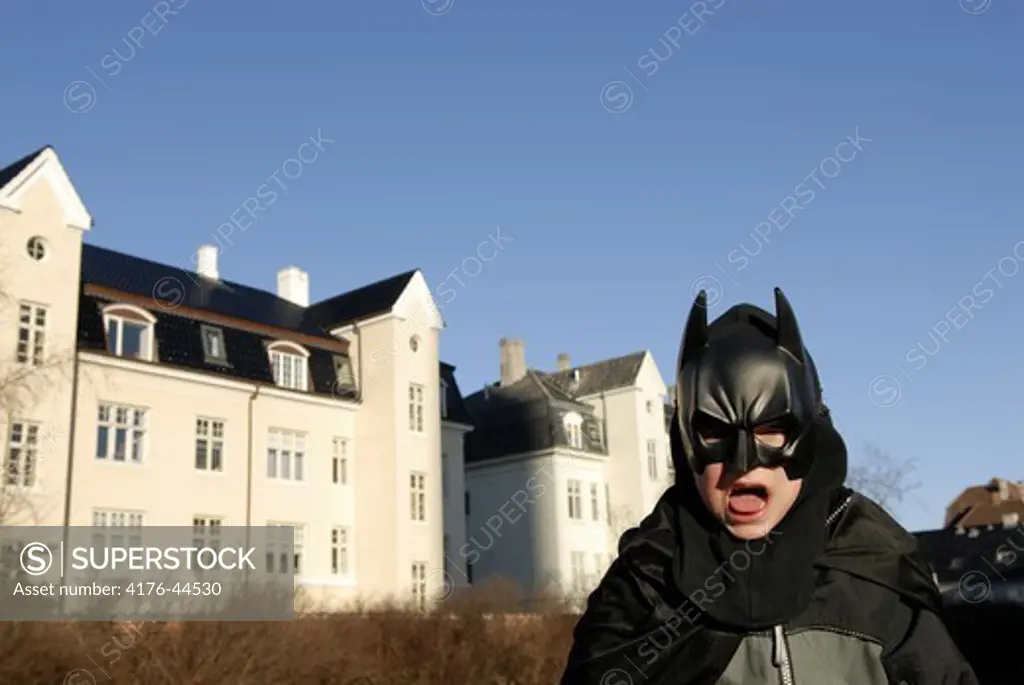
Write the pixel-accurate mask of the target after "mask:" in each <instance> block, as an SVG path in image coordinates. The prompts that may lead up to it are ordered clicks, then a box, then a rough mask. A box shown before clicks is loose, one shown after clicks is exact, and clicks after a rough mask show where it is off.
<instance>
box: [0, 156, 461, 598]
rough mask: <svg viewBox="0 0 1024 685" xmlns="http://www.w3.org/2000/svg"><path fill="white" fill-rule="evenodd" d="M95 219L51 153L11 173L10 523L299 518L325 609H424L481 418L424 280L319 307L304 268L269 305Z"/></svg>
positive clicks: (0, 371)
mask: <svg viewBox="0 0 1024 685" xmlns="http://www.w3.org/2000/svg"><path fill="white" fill-rule="evenodd" d="M91 227H92V219H91V217H90V216H89V213H88V211H87V210H86V208H85V206H84V204H83V203H82V201H81V199H80V198H79V196H78V194H77V192H76V191H75V189H74V186H73V185H72V183H71V181H70V179H69V177H68V175H67V173H66V171H65V169H64V167H63V165H62V163H61V161H60V160H59V159H58V157H57V155H56V153H55V152H54V151H53V150H52V149H51V148H44V149H42V150H40V151H38V152H36V153H33V154H31V155H29V156H27V157H25V158H24V159H22V160H19V161H18V162H15V163H14V164H12V165H10V166H8V167H6V168H4V169H0V264H2V268H3V271H2V272H0V287H2V293H3V295H4V298H3V302H4V306H3V309H2V310H0V316H2V317H3V318H4V321H6V322H7V325H6V326H4V327H3V330H6V331H8V332H9V335H5V336H3V339H0V367H2V368H0V378H2V379H4V380H3V382H2V385H0V401H2V403H3V407H4V409H5V413H4V415H3V416H0V421H2V422H3V428H4V435H5V437H6V441H5V449H4V451H3V456H4V465H5V477H4V479H3V484H2V486H0V524H37V525H58V526H67V525H92V524H95V525H104V526H125V527H137V526H149V525H162V526H171V525H175V526H178V525H180V526H193V528H194V530H195V534H196V535H197V536H200V535H201V536H207V537H211V538H215V537H216V535H217V530H218V529H219V528H220V527H222V526H244V525H253V526H263V525H285V526H291V527H293V528H294V530H295V554H294V560H293V562H292V568H291V569H290V570H292V571H294V572H295V574H296V579H297V584H298V585H299V586H300V587H302V588H303V589H304V592H305V594H306V595H307V596H308V597H309V600H310V602H312V603H313V604H315V605H319V606H322V607H331V606H337V607H340V606H342V605H344V604H347V603H349V602H351V601H355V600H361V601H375V600H380V599H385V598H394V599H399V600H406V599H409V598H411V599H412V600H413V601H414V602H415V603H416V604H417V605H419V606H421V607H424V608H426V607H427V606H428V605H429V604H430V603H431V601H432V600H433V598H434V596H435V595H436V594H437V593H438V592H442V591H443V588H442V586H441V585H440V584H439V583H438V579H440V578H441V577H442V576H445V575H450V576H452V577H458V576H457V574H456V571H458V570H459V569H458V568H456V567H452V568H449V567H448V562H447V561H446V558H445V557H446V554H445V544H446V541H447V544H449V545H456V546H458V545H461V544H462V541H463V540H464V537H465V522H464V518H463V516H462V507H461V504H462V502H461V497H458V498H455V499H456V502H455V503H456V504H458V505H459V506H458V507H456V508H455V509H452V510H451V511H446V502H448V501H450V500H451V494H450V493H449V495H448V497H447V498H446V496H445V493H444V492H443V486H444V484H445V483H448V484H449V486H450V487H451V488H458V489H459V490H460V491H461V489H462V484H461V473H462V458H463V446H462V440H463V437H464V436H465V435H466V433H467V432H468V431H470V430H471V425H470V421H469V419H468V415H467V414H466V413H465V410H464V408H463V407H462V404H461V397H460V394H459V392H458V388H457V386H456V384H455V380H454V368H453V367H451V366H448V365H445V364H442V363H440V361H439V359H438V343H439V334H440V331H441V329H442V325H443V324H442V321H441V319H440V316H439V315H438V310H437V306H436V304H435V303H434V300H433V297H432V295H431V292H430V288H429V287H428V285H427V282H426V280H425V278H424V276H423V274H422V273H421V272H419V271H410V272H407V273H404V274H399V275H397V276H393V277H391V278H389V279H385V280H383V281H380V282H378V283H374V284H371V285H368V286H364V287H362V288H359V289H357V290H353V291H350V292H347V293H343V294H341V295H338V296H336V297H332V298H329V299H326V300H323V301H320V302H316V303H311V301H310V285H309V275H308V274H307V273H306V272H304V271H303V270H301V269H299V268H297V267H294V266H288V267H285V268H283V269H281V270H280V272H279V273H278V277H277V284H278V287H277V292H275V293H269V292H265V291H261V290H257V289H255V288H249V287H247V286H244V285H240V284H238V283H233V282H230V281H226V280H224V279H223V278H222V276H221V273H220V270H221V265H220V264H218V254H217V249H216V248H215V247H212V246H204V247H202V248H201V249H200V250H199V251H198V252H197V255H196V270H195V271H194V272H192V271H183V270H181V269H180V268H177V267H173V266H169V265H166V264H159V263H156V262H151V261H148V260H144V259H140V258H137V257H133V256H130V255H126V254H122V253H118V252H115V251H112V250H107V249H104V248H99V247H96V246H93V245H87V244H83V237H84V234H85V233H86V232H87V231H89V230H90V228H91ZM446 455H447V456H446ZM452 512H454V513H452ZM448 556H451V555H448ZM464 576H465V573H463V574H462V576H461V577H464Z"/></svg>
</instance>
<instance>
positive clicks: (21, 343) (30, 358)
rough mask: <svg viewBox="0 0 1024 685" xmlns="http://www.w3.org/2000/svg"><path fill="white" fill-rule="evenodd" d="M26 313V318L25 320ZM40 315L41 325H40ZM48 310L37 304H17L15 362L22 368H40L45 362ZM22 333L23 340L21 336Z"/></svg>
mask: <svg viewBox="0 0 1024 685" xmlns="http://www.w3.org/2000/svg"><path fill="white" fill-rule="evenodd" d="M26 311H27V313H28V318H27V319H26V318H25V314H26ZM40 314H41V315H42V319H41V320H42V323H40ZM49 314H50V308H49V307H48V306H46V305H45V304H39V303H38V302H29V301H21V302H18V330H17V338H16V339H15V357H14V358H15V361H16V362H17V363H18V364H20V365H22V366H42V365H43V364H44V363H45V361H46V342H47V337H48V336H47V335H46V332H47V329H48V328H49V323H50V316H49ZM23 333H24V338H25V339H24V340H22V334H23Z"/></svg>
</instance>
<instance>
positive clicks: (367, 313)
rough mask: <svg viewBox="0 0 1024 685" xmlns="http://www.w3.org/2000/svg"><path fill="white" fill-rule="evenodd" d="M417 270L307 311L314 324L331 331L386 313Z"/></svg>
mask: <svg viewBox="0 0 1024 685" xmlns="http://www.w3.org/2000/svg"><path fill="white" fill-rule="evenodd" d="M417 271H418V269H413V270H412V271H406V272H405V273H401V274H397V275H395V276H391V277H390V278H385V279H384V280H381V281H377V282H376V283H371V284H370V285H365V286H363V287H362V288H357V289H355V290H350V291H349V292H347V293H342V294H341V295H336V296H334V297H332V298H329V299H326V300H321V301H320V302H317V303H315V304H313V305H311V306H310V307H309V309H308V310H307V312H308V314H309V317H310V319H311V321H315V322H316V323H317V325H319V326H321V327H322V328H324V329H327V330H329V329H333V328H337V327H339V326H343V325H344V324H347V323H351V322H353V321H358V320H360V319H368V318H370V317H371V316H376V315H378V314H384V313H386V312H389V311H391V308H392V307H394V306H395V303H396V302H397V301H398V298H399V297H401V295H402V293H403V292H405V289H406V287H408V285H409V282H410V281H412V278H413V276H415V275H416V272H417Z"/></svg>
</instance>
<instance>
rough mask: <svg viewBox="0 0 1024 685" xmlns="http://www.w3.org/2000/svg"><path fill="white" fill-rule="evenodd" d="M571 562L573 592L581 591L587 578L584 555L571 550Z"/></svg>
mask: <svg viewBox="0 0 1024 685" xmlns="http://www.w3.org/2000/svg"><path fill="white" fill-rule="evenodd" d="M571 562H572V589H573V592H577V593H578V592H582V591H583V588H584V587H585V585H586V580H587V567H586V556H585V554H584V553H583V552H573V553H572V557H571Z"/></svg>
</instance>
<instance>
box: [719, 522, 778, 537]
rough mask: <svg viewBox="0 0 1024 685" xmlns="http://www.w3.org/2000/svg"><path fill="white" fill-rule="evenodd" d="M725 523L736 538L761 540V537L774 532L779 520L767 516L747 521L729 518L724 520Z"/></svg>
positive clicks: (726, 527)
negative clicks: (730, 519)
mask: <svg viewBox="0 0 1024 685" xmlns="http://www.w3.org/2000/svg"><path fill="white" fill-rule="evenodd" d="M723 524H724V525H725V529H726V530H727V531H729V534H730V535H732V536H733V537H734V538H738V539H740V540H760V539H761V538H764V537H768V534H769V533H771V532H772V529H773V528H775V526H776V525H777V524H778V521H773V520H770V519H768V518H767V517H766V518H764V519H759V520H757V521H746V522H739V521H729V520H728V519H727V520H725V521H723Z"/></svg>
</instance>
